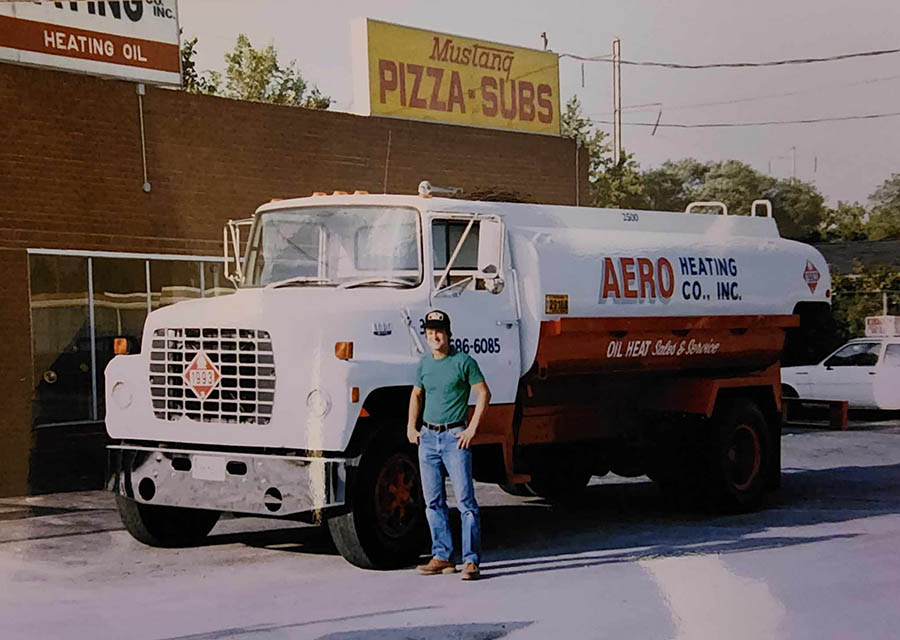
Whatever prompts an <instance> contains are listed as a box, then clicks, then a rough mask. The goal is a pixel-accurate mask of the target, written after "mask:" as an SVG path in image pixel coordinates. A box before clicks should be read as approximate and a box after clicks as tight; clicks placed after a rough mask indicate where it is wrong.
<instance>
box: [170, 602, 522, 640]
mask: <svg viewBox="0 0 900 640" xmlns="http://www.w3.org/2000/svg"><path fill="white" fill-rule="evenodd" d="M436 608H437V607H436V606H429V607H410V608H407V609H390V610H387V611H374V612H372V613H360V614H356V615H351V616H341V617H339V618H321V619H318V620H304V621H302V622H291V623H288V624H257V625H252V626H247V627H231V628H228V629H217V630H215V631H209V632H206V633H192V634H189V635H185V636H170V637H168V638H165V639H163V640H219V639H221V638H252V637H254V636H257V637H267V638H270V637H272V633H273V632H275V633H277V632H279V631H289V630H291V629H298V628H301V627H309V626H312V625H316V624H326V623H334V622H346V621H347V620H359V619H365V618H373V617H375V616H390V615H397V614H401V613H412V612H418V611H428V610H429V609H436ZM508 624H521V623H515V622H513V623H508ZM527 624H530V623H527ZM461 626H467V625H461ZM479 626H497V625H479ZM523 626H524V625H523ZM412 628H413V629H415V628H416V627H412ZM398 631H399V629H398ZM354 633H355V632H354ZM503 635H505V634H503ZM279 637H281V636H279ZM327 637H331V636H327ZM351 637H356V636H351ZM359 637H367V636H359ZM374 637H376V638H377V637H379V636H374ZM381 637H383V638H389V637H401V638H405V637H407V636H381ZM413 637H419V636H413ZM421 637H423V638H424V637H428V638H432V637H437V636H421ZM445 637H447V636H445ZM449 637H451V638H452V637H457V636H449ZM458 637H462V638H466V639H467V640H468V639H469V638H474V637H485V638H501V637H503V636H497V635H495V636H458Z"/></svg>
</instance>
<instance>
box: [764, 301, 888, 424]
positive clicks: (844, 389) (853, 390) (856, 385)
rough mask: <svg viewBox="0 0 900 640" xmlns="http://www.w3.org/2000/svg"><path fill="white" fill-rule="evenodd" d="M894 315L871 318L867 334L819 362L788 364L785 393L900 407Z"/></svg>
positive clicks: (858, 406)
mask: <svg viewBox="0 0 900 640" xmlns="http://www.w3.org/2000/svg"><path fill="white" fill-rule="evenodd" d="M890 318H891V322H889V323H888V322H870V321H872V320H879V321H882V320H885V317H884V316H881V317H879V318H867V319H866V334H867V337H865V338H856V339H854V340H851V341H850V342H848V343H847V344H845V345H844V346H842V347H841V348H840V349H838V350H837V351H835V352H834V353H832V354H831V355H829V356H828V357H827V358H825V359H824V360H823V361H822V362H820V363H818V364H814V365H809V366H803V367H784V368H783V369H782V370H781V388H782V394H783V395H784V396H785V397H788V398H801V399H807V400H846V401H848V402H849V403H850V407H851V408H853V409H886V410H897V409H900V331H897V329H898V327H900V322H895V321H894V320H893V317H892V316H891V317H890ZM898 320H900V318H898ZM879 334H889V335H879Z"/></svg>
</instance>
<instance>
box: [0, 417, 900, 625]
mask: <svg viewBox="0 0 900 640" xmlns="http://www.w3.org/2000/svg"><path fill="white" fill-rule="evenodd" d="M782 445H783V456H784V471H785V473H784V480H783V486H782V489H781V490H780V491H779V492H778V493H777V494H773V495H772V496H770V498H769V499H768V501H767V504H766V508H765V509H763V510H761V511H759V512H756V513H752V514H742V515H733V516H719V517H710V516H706V515H703V514H696V513H684V512H680V511H678V510H676V509H674V508H672V506H671V505H669V504H667V503H666V502H665V500H664V499H663V497H662V496H661V494H660V493H659V492H658V491H657V489H656V487H655V485H653V484H652V483H651V482H649V481H648V480H647V479H646V478H636V479H625V478H618V477H616V476H612V475H610V476H607V477H605V478H602V479H598V478H595V479H594V480H593V481H592V484H591V486H590V487H588V490H587V492H586V494H585V498H584V500H583V501H582V503H581V504H579V505H578V506H577V507H557V506H552V505H549V504H547V503H546V502H544V501H542V500H540V499H538V498H515V497H512V496H508V495H507V494H505V493H503V492H502V491H500V490H499V489H498V488H497V487H494V486H492V485H485V484H479V485H478V488H477V493H478V498H479V501H480V503H481V505H482V521H483V539H484V547H485V548H484V563H483V566H482V569H483V572H484V579H483V580H481V581H479V582H474V583H466V582H462V581H460V580H459V579H458V577H457V576H431V577H424V576H419V575H417V574H416V573H415V572H414V571H412V570H401V571H389V572H377V571H362V570H359V569H356V568H354V567H352V566H350V565H349V564H347V563H346V562H345V561H344V560H343V559H342V558H341V557H340V556H339V555H337V553H336V552H335V550H334V548H333V546H332V545H331V542H330V540H329V538H328V535H327V534H326V533H325V531H324V530H323V529H322V528H321V527H313V526H307V525H298V524H295V523H290V522H282V521H278V520H263V519H256V518H252V519H251V518H226V519H223V520H222V521H220V523H219V524H218V525H216V528H215V529H214V530H213V533H212V535H211V536H210V538H209V541H208V544H206V545H204V546H202V547H198V548H192V549H180V550H167V549H153V548H149V547H145V546H143V545H141V544H140V543H138V542H136V541H134V540H133V539H132V538H131V537H130V536H129V535H128V534H127V533H126V532H125V531H124V529H123V528H122V526H121V524H120V523H119V519H118V515H117V514H116V511H115V506H114V503H113V500H112V497H111V496H110V495H109V494H106V493H103V492H81V493H59V494H51V495H44V496H34V497H26V498H6V499H0V593H2V594H3V597H2V599H0V638H3V639H4V640H12V639H18V638H29V639H33V638H91V639H102V638H128V639H129V640H143V639H147V640H162V639H175V638H178V639H192V640H199V639H203V640H206V639H209V640H212V639H218V638H237V639H240V640H248V639H257V638H265V639H281V638H328V639H342V640H346V639H362V638H367V639H368V638H374V639H377V640H381V639H394V638H404V639H407V638H409V639H419V638H421V639H426V638H427V639H432V638H435V639H436V638H453V639H460V640H486V639H492V638H513V639H519V638H551V639H554V640H555V639H562V638H628V639H629V640H631V639H641V638H648V639H650V638H652V639H657V638H677V639H685V640H687V639H697V638H699V639H704V638H716V639H718V638H729V639H731V640H740V639H743V638H753V639H754V640H760V639H761V638H766V639H780V638H791V639H793V638H810V639H812V638H815V639H816V640H822V639H828V638H842V639H843V638H896V637H898V636H900V632H898V631H897V629H898V628H900V608H898V607H897V602H898V601H900V554H898V553H897V548H898V546H900V420H887V421H885V420H879V421H875V422H872V421H868V422H859V421H856V422H854V423H853V424H852V425H851V429H850V430H849V431H826V430H820V429H806V428H797V427H789V428H788V429H787V431H786V433H785V435H784V437H783V441H782Z"/></svg>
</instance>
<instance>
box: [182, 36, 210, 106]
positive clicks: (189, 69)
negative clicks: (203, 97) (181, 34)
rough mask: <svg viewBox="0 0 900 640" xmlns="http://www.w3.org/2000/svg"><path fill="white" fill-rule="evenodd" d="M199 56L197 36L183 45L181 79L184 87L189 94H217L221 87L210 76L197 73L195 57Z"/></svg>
mask: <svg viewBox="0 0 900 640" xmlns="http://www.w3.org/2000/svg"><path fill="white" fill-rule="evenodd" d="M196 55H197V36H194V37H193V38H191V39H190V40H185V41H183V42H182V43H181V77H182V87H183V88H184V90H185V91H187V92H189V93H206V94H216V93H218V92H219V87H218V86H217V85H216V84H215V83H214V82H213V78H211V77H210V74H208V73H206V74H201V73H199V72H198V71H197V64H196V63H195V62H194V56H196Z"/></svg>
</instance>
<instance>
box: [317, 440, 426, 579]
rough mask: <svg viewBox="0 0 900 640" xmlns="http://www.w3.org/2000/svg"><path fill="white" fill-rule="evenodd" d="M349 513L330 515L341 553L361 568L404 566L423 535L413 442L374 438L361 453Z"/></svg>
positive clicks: (416, 551)
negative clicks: (410, 443) (411, 443)
mask: <svg viewBox="0 0 900 640" xmlns="http://www.w3.org/2000/svg"><path fill="white" fill-rule="evenodd" d="M348 489H349V491H348V497H349V507H350V510H349V511H348V512H347V513H343V514H340V515H335V516H331V517H330V518H328V529H329V531H330V532H331V538H332V540H333V541H334V544H335V546H336V547H337V549H338V551H339V552H340V554H341V555H342V556H344V558H345V559H346V560H347V561H348V562H349V563H350V564H353V565H356V566H357V567H361V568H363V569H393V568H397V567H403V566H408V565H410V564H412V563H414V562H415V560H416V558H418V556H419V554H420V552H421V550H422V548H423V544H424V541H425V537H424V535H425V503H424V500H423V499H422V482H421V480H420V478H419V461H418V456H417V455H416V450H415V448H414V447H412V446H411V445H409V444H408V443H404V442H398V441H396V440H385V439H381V441H379V440H378V439H376V440H375V442H374V443H373V444H372V445H370V446H369V448H368V449H367V450H366V451H365V452H364V453H363V456H362V460H361V461H360V466H359V467H358V469H357V470H356V477H355V481H354V483H353V486H352V487H348Z"/></svg>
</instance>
